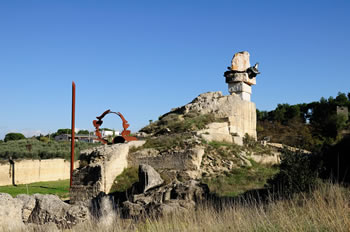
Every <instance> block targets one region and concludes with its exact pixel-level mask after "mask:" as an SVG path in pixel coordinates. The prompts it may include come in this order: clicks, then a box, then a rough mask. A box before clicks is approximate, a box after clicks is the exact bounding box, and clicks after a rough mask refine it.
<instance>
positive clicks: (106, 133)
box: [101, 130, 120, 138]
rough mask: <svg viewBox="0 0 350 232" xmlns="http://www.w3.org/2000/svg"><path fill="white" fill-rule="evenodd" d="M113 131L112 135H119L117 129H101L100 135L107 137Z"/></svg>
mask: <svg viewBox="0 0 350 232" xmlns="http://www.w3.org/2000/svg"><path fill="white" fill-rule="evenodd" d="M113 133H114V136H118V135H120V132H119V131H114V132H113V131H110V130H102V131H101V134H102V137H103V138H104V137H108V136H113Z"/></svg>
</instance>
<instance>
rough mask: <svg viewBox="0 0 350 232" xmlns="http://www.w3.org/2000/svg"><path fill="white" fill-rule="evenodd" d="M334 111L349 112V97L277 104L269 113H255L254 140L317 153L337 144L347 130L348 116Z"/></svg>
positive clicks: (339, 96) (342, 96)
mask: <svg viewBox="0 0 350 232" xmlns="http://www.w3.org/2000/svg"><path fill="white" fill-rule="evenodd" d="M337 107H347V108H348V109H350V93H349V94H348V95H345V94H344V93H338V96H337V97H336V98H333V97H329V98H328V99H325V98H321V100H320V101H317V102H311V103H302V104H296V105H289V104H279V105H278V106H277V107H276V109H275V110H272V111H269V112H267V111H259V110H257V119H258V123H257V132H258V139H259V140H262V139H264V138H266V137H268V138H269V139H270V141H271V142H278V143H282V144H286V145H290V146H294V147H300V148H304V149H307V150H311V151H321V150H322V148H323V146H325V145H326V146H328V145H332V144H335V143H337V142H338V141H340V140H341V138H342V135H343V132H344V131H346V130H349V128H350V126H349V120H348V118H349V115H345V114H342V113H337ZM349 112H350V111H349Z"/></svg>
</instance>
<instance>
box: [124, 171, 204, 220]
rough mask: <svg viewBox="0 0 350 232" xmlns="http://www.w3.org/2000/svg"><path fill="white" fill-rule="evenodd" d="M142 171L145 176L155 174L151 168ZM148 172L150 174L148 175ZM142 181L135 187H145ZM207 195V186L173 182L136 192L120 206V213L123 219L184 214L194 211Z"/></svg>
mask: <svg viewBox="0 0 350 232" xmlns="http://www.w3.org/2000/svg"><path fill="white" fill-rule="evenodd" d="M140 170H142V169H141V168H140ZM143 171H146V173H145V175H148V176H150V175H154V172H155V171H154V169H153V168H151V169H150V168H147V169H145V168H143ZM148 171H150V172H151V173H149V174H148V173H147V172H148ZM158 175H159V174H158ZM144 181H145V180H144V179H140V183H138V184H137V185H141V186H145V185H147V183H145V182H144ZM208 193H209V188H208V186H207V185H205V184H201V183H199V182H198V181H195V180H190V181H187V182H179V181H176V180H175V181H173V182H171V183H170V184H167V185H163V186H158V187H154V188H152V189H149V190H148V191H145V192H136V194H133V195H131V196H129V197H128V199H129V200H128V201H125V202H123V204H122V213H123V215H124V216H125V217H139V216H142V215H145V214H148V215H155V216H160V215H165V214H169V213H174V212H186V211H188V210H192V209H194V208H195V206H196V204H197V203H199V202H200V201H202V200H204V199H205V197H206V196H207V194H208Z"/></svg>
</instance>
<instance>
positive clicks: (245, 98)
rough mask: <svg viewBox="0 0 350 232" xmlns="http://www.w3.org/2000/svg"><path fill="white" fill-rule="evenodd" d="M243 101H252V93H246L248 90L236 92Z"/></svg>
mask: <svg viewBox="0 0 350 232" xmlns="http://www.w3.org/2000/svg"><path fill="white" fill-rule="evenodd" d="M236 94H237V95H238V96H239V97H240V98H241V99H242V100H243V101H249V102H250V95H251V94H250V93H246V92H240V93H236Z"/></svg>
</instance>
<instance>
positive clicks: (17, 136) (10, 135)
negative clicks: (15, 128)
mask: <svg viewBox="0 0 350 232" xmlns="http://www.w3.org/2000/svg"><path fill="white" fill-rule="evenodd" d="M100 130H101V131H103V130H104V131H114V130H112V129H109V128H100ZM71 133H72V130H71V129H68V128H66V129H58V130H57V131H56V132H55V133H52V134H47V135H39V136H36V138H37V139H38V140H41V141H44V142H45V141H47V140H49V137H51V138H55V137H56V136H58V135H62V134H71ZM89 133H91V132H89V131H88V130H79V131H78V132H75V134H76V135H88V134H89ZM25 138H26V137H25V136H24V135H23V134H21V133H12V132H11V133H8V134H6V135H5V138H4V142H7V141H14V140H20V139H25ZM1 142H3V141H2V140H0V143H1Z"/></svg>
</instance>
